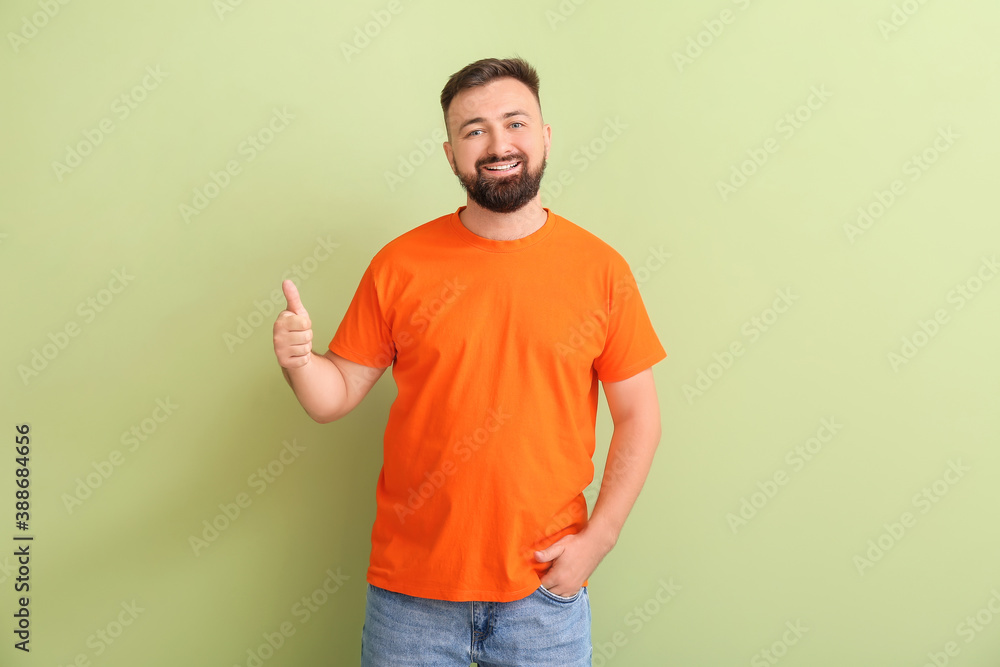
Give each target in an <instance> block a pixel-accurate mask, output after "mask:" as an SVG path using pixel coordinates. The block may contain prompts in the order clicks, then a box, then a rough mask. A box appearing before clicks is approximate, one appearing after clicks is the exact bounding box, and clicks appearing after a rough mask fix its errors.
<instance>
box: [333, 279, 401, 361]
mask: <svg viewBox="0 0 1000 667" xmlns="http://www.w3.org/2000/svg"><path fill="white" fill-rule="evenodd" d="M329 349H330V351H331V352H333V353H334V354H339V355H340V356H342V357H344V358H345V359H349V360H350V361H353V362H355V363H358V364H362V365H364V366H371V367H373V368H386V367H388V366H391V365H392V362H393V360H394V359H395V357H396V346H395V344H394V343H393V340H392V331H391V329H390V328H389V325H388V324H387V323H386V321H385V314H384V311H383V310H382V304H381V302H380V301H379V294H378V286H377V285H376V284H375V277H374V273H373V271H372V266H371V264H370V263H369V265H368V268H367V269H365V272H364V275H362V276H361V282H360V283H359V284H358V289H357V291H356V292H355V293H354V298H353V299H351V304H350V305H349V306H348V307H347V312H346V313H344V319H343V320H341V322H340V326H339V327H338V328H337V332H336V333H335V334H334V335H333V339H332V340H331V341H330V345H329Z"/></svg>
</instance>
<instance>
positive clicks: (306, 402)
mask: <svg viewBox="0 0 1000 667" xmlns="http://www.w3.org/2000/svg"><path fill="white" fill-rule="evenodd" d="M281 372H282V374H283V375H284V376H285V381H286V382H288V386H289V387H291V388H292V391H294V392H295V397H296V398H298V399H299V403H301V404H302V407H303V408H304V409H305V411H306V413H307V414H308V415H309V416H310V417H312V418H313V419H314V420H315V421H317V422H319V423H321V424H325V423H327V422H331V421H333V420H335V419H339V418H340V417H341V414H340V410H341V406H343V405H344V404H345V403H346V402H347V386H346V384H345V383H344V376H343V374H342V373H341V372H340V369H339V368H337V365H336V364H334V363H333V362H332V361H330V360H329V359H328V358H326V357H324V356H322V355H319V354H316V353H315V352H313V353H312V359H311V360H310V362H309V363H308V364H306V365H305V366H302V367H299V368H293V369H291V370H289V369H287V368H284V367H282V369H281Z"/></svg>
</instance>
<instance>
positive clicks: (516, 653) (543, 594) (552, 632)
mask: <svg viewBox="0 0 1000 667" xmlns="http://www.w3.org/2000/svg"><path fill="white" fill-rule="evenodd" d="M592 655H593V649H592V647H591V644H590V598H589V597H588V595H587V587H586V586H585V587H583V588H581V589H580V590H579V591H577V593H576V595H574V596H573V597H569V598H564V597H561V596H559V595H555V594H554V593H551V592H550V591H548V590H547V589H545V588H544V587H542V586H539V587H538V588H537V589H535V591H534V592H533V593H532V594H531V595H529V596H528V597H525V598H521V599H520V600H514V601H512V602H453V601H450V600H430V599H427V598H419V597H413V596H410V595H404V594H403V593H396V592H395V591H389V590H386V589H384V588H379V587H378V586H373V585H372V584H368V592H367V597H366V604H365V623H364V627H363V628H362V631H361V666H362V667H403V666H404V665H405V666H407V667H410V666H414V667H422V666H424V665H428V666H431V667H469V663H472V662H475V663H477V664H478V665H479V667H543V666H545V667H548V666H551V667H591V656H592Z"/></svg>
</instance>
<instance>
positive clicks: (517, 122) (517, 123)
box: [510, 120, 524, 127]
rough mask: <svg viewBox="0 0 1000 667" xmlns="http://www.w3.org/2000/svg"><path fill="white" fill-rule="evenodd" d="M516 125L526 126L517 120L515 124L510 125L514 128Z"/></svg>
mask: <svg viewBox="0 0 1000 667" xmlns="http://www.w3.org/2000/svg"><path fill="white" fill-rule="evenodd" d="M515 125H524V123H522V122H521V121H519V120H515V121H514V122H513V123H511V124H510V126H511V127H514V126H515Z"/></svg>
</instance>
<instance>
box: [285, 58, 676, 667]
mask: <svg viewBox="0 0 1000 667" xmlns="http://www.w3.org/2000/svg"><path fill="white" fill-rule="evenodd" d="M441 107H442V110H443V112H444V120H445V126H446V128H447V133H448V141H447V142H445V144H444V151H445V155H446V157H447V158H448V162H449V163H450V165H451V168H452V171H453V172H454V173H455V175H456V176H457V177H458V179H459V181H460V182H461V183H462V185H463V187H464V188H465V190H466V192H467V203H466V205H465V206H461V207H459V208H458V210H456V211H455V212H454V213H451V214H449V215H445V216H442V217H440V218H437V219H435V220H432V221H430V222H427V223H425V224H423V225H421V226H419V227H417V228H415V229H412V230H410V231H409V232H406V233H405V234H402V235H401V236H399V237H397V238H396V239H394V240H393V241H391V242H389V243H388V244H386V245H385V246H384V247H383V248H382V249H381V250H380V251H379V252H378V253H377V254H376V255H375V257H374V258H373V259H372V260H371V262H370V263H369V265H368V267H367V269H366V270H365V272H364V275H363V277H362V279H361V283H360V285H359V286H358V288H357V291H356V293H355V295H354V298H353V300H352V301H351V304H350V306H349V307H348V310H347V313H346V315H345V316H344V319H343V321H342V322H341V324H340V327H339V328H338V329H337V332H336V333H335V335H334V336H333V339H332V340H331V341H330V344H329V346H328V351H327V352H326V354H325V355H323V356H320V355H318V354H315V353H314V352H313V351H312V345H311V342H312V329H311V323H310V320H309V315H308V313H307V311H306V310H305V308H304V307H303V305H302V302H301V300H300V298H299V295H298V291H297V290H296V288H295V286H294V284H293V283H292V282H291V281H289V280H286V281H284V282H283V283H282V288H283V289H284V292H285V295H286V297H287V300H288V309H287V310H285V311H283V312H282V313H281V314H280V315H279V316H278V319H277V321H276V322H275V325H274V349H275V354H276V355H277V358H278V362H279V363H280V365H281V366H282V368H283V373H284V375H285V378H286V380H287V381H288V383H289V384H290V386H291V387H292V389H293V391H294V392H295V395H296V397H297V398H298V399H299V401H300V403H301V404H302V406H303V408H305V410H306V412H307V413H308V414H309V416H310V417H312V418H313V419H315V420H316V421H318V422H320V423H327V422H330V421H333V420H335V419H340V418H341V417H343V416H344V415H346V414H347V413H349V412H350V411H351V410H352V409H353V408H354V407H355V406H357V405H358V403H359V402H360V401H361V399H362V398H363V397H364V396H365V395H366V394H367V392H368V391H369V389H371V387H372V385H374V383H375V382H376V381H377V380H378V378H379V377H381V375H382V373H383V372H384V371H385V369H386V368H387V367H388V366H390V365H391V366H392V369H393V370H392V375H393V378H394V379H395V381H396V384H397V389H398V394H397V397H396V399H395V401H394V402H393V404H392V406H391V408H390V410H389V420H388V424H387V426H386V429H385V436H384V447H383V466H382V471H381V474H380V475H379V479H378V484H377V487H376V505H377V513H376V519H375V523H374V526H373V528H372V551H371V560H370V565H369V568H368V572H367V581H368V589H367V602H366V615H365V623H364V627H363V631H362V664H364V665H380V666H381V665H395V664H407V665H435V666H438V665H461V666H462V667H467V666H468V664H469V663H470V662H471V661H476V662H477V663H478V664H479V665H480V667H487V666H489V665H494V664H504V665H560V666H561V667H567V666H569V667H574V666H577V665H590V664H591V655H592V649H591V643H590V602H589V597H588V593H587V586H588V583H589V580H588V577H589V576H590V575H591V574H592V573H593V572H594V570H595V569H596V567H597V565H598V564H599V563H600V562H601V560H602V559H603V558H604V556H605V555H606V554H607V553H608V552H609V551H610V550H611V548H612V547H613V546H614V545H615V543H616V542H617V539H618V535H619V533H620V531H621V529H622V525H623V524H624V522H625V518H626V516H627V515H628V513H629V511H630V510H631V508H632V505H633V504H634V502H635V500H636V498H637V496H638V494H639V491H640V489H641V488H642V485H643V483H644V481H645V478H646V475H647V473H648V471H649V467H650V464H651V462H652V458H653V454H654V451H655V449H656V446H657V443H658V442H659V439H660V416H659V405H658V401H657V397H656V390H655V386H654V383H653V373H652V368H651V366H652V365H653V364H655V363H656V362H658V361H660V360H662V359H663V358H665V357H666V353H665V352H664V350H663V348H662V346H661V345H660V343H659V340H658V339H657V337H656V334H655V332H654V331H653V328H652V325H651V324H650V321H649V317H648V315H647V313H646V310H645V307H644V305H643V303H642V299H641V298H640V295H639V292H638V287H637V285H636V283H635V279H634V277H633V276H632V273H631V271H630V269H629V267H628V264H627V263H626V262H625V260H624V258H622V256H621V255H620V254H618V253H617V252H616V251H615V250H613V249H612V248H611V247H610V246H609V245H607V244H606V243H604V242H603V241H601V240H600V239H599V238H597V237H596V236H594V235H593V234H591V233H589V232H587V231H586V230H584V229H583V228H581V227H578V226H577V225H575V224H574V223H572V222H570V221H568V220H566V219H565V218H562V217H560V216H558V215H556V214H554V213H552V212H551V211H550V210H549V209H547V208H543V207H542V206H541V198H540V195H539V185H540V183H541V179H542V174H543V172H544V170H545V161H546V158H547V157H548V154H549V146H550V139H551V132H552V128H551V127H550V126H549V125H545V124H544V122H543V120H542V111H541V103H540V100H539V97H538V75H537V74H536V72H535V70H534V69H533V68H532V67H531V66H530V65H529V64H528V63H526V62H524V61H523V60H521V59H520V58H515V59H508V60H497V59H492V58H491V59H485V60H480V61H478V62H475V63H472V64H471V65H468V66H467V67H465V68H464V69H462V70H460V71H459V72H457V73H455V74H454V75H452V77H451V78H450V80H449V81H448V83H447V85H446V86H445V87H444V90H443V91H442V93H441ZM598 380H600V381H601V382H602V383H603V386H604V392H605V395H606V397H607V401H608V407H609V409H610V412H611V415H612V418H613V420H614V435H613V437H612V439H611V445H610V449H609V454H608V461H607V464H606V466H605V474H604V478H603V482H602V486H601V491H600V495H599V497H598V499H597V502H596V504H595V507H594V510H593V514H592V516H591V517H590V519H589V520H588V517H587V502H586V498H585V497H584V495H583V491H584V489H585V488H586V487H587V486H588V485H589V484H590V482H591V481H592V480H593V474H594V466H593V462H592V457H593V453H594V449H595V420H596V415H597V399H598V387H597V383H598Z"/></svg>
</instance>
